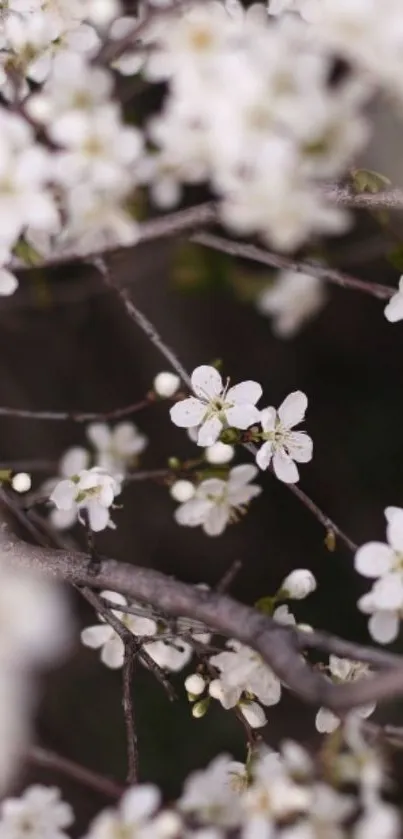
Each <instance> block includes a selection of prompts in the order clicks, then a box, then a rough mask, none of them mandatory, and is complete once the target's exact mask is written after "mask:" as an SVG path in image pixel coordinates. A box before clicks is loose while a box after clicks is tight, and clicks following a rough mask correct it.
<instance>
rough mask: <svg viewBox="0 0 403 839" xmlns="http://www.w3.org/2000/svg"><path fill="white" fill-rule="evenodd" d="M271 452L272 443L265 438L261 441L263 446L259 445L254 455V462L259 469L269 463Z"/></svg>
mask: <svg viewBox="0 0 403 839" xmlns="http://www.w3.org/2000/svg"><path fill="white" fill-rule="evenodd" d="M272 454H273V443H272V442H271V441H270V440H267V442H266V443H263V446H261V447H260V449H259V451H258V452H257V455H256V463H257V465H258V466H259V469H268V468H269V466H270V463H271V458H272Z"/></svg>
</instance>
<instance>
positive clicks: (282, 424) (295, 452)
mask: <svg viewBox="0 0 403 839" xmlns="http://www.w3.org/2000/svg"><path fill="white" fill-rule="evenodd" d="M307 405H308V400H307V397H306V396H305V394H304V393H302V391H300V390H297V391H295V392H294V393H290V394H289V396H287V398H286V399H285V400H284V402H283V403H282V405H280V407H279V409H278V411H276V409H275V408H265V409H264V410H263V411H261V414H260V421H261V424H262V429H263V432H262V434H261V435H260V436H261V438H262V439H263V440H265V442H264V443H263V445H262V446H261V447H260V449H259V451H258V453H257V455H256V463H257V464H258V466H259V467H260V469H268V467H269V466H270V463H271V462H272V463H273V469H274V472H275V475H276V476H277V478H279V479H280V481H284V482H285V483H290V484H294V483H296V482H297V481H298V480H299V472H298V469H297V466H296V464H295V463H294V461H297V463H308V461H309V460H311V459H312V447H313V443H312V440H311V438H310V437H309V436H308V435H307V434H306V433H305V432H304V431H293V430H292V429H293V428H294V427H295V426H296V425H298V424H299V423H300V422H302V421H303V420H304V418H305V412H306V409H307Z"/></svg>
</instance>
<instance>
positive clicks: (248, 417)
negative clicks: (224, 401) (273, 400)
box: [225, 404, 260, 430]
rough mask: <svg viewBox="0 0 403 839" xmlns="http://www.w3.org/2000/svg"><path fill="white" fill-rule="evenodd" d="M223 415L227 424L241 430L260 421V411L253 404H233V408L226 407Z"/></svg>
mask: <svg viewBox="0 0 403 839" xmlns="http://www.w3.org/2000/svg"><path fill="white" fill-rule="evenodd" d="M225 416H226V419H227V423H228V425H230V426H231V427H232V428H240V429H241V430H243V429H245V428H249V426H250V425H253V424H254V423H258V422H260V411H259V410H258V408H255V406H254V405H248V404H247V405H243V404H240V405H234V407H233V408H227V410H226V411H225Z"/></svg>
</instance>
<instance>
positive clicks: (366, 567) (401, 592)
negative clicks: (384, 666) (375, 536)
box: [355, 507, 403, 644]
mask: <svg viewBox="0 0 403 839" xmlns="http://www.w3.org/2000/svg"><path fill="white" fill-rule="evenodd" d="M385 516H386V521H387V528H386V535H387V544H386V543H384V542H368V543H367V544H366V545H363V546H362V547H361V548H359V550H358V551H357V553H356V555H355V567H356V569H357V571H358V572H359V573H360V574H363V576H364V577H369V578H370V579H373V580H374V581H375V582H374V583H373V586H372V589H371V590H370V591H369V592H368V593H367V594H364V595H363V596H362V597H361V598H360V600H359V601H358V608H359V609H361V611H362V612H364V613H365V614H368V615H370V616H371V617H370V619H369V622H368V629H369V631H370V633H371V635H372V637H373V638H374V639H375V641H378V642H379V643H380V644H389V643H390V641H394V640H395V638H397V635H398V632H399V626H400V619H401V617H402V615H403V510H402V509H401V508H400V507H387V508H386V510H385Z"/></svg>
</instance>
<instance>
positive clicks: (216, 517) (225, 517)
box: [203, 504, 229, 536]
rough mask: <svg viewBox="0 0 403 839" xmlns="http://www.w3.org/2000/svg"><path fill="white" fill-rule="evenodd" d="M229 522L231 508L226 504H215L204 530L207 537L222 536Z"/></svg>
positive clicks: (207, 517)
mask: <svg viewBox="0 0 403 839" xmlns="http://www.w3.org/2000/svg"><path fill="white" fill-rule="evenodd" d="M228 521H229V508H228V507H227V506H226V505H225V504H220V505H217V504H215V505H214V506H213V507H212V508H211V510H210V512H209V513H208V515H207V516H206V520H205V522H204V526H203V530H204V532H205V533H207V536H220V535H221V533H223V532H224V530H225V528H226V526H227V524H228Z"/></svg>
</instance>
